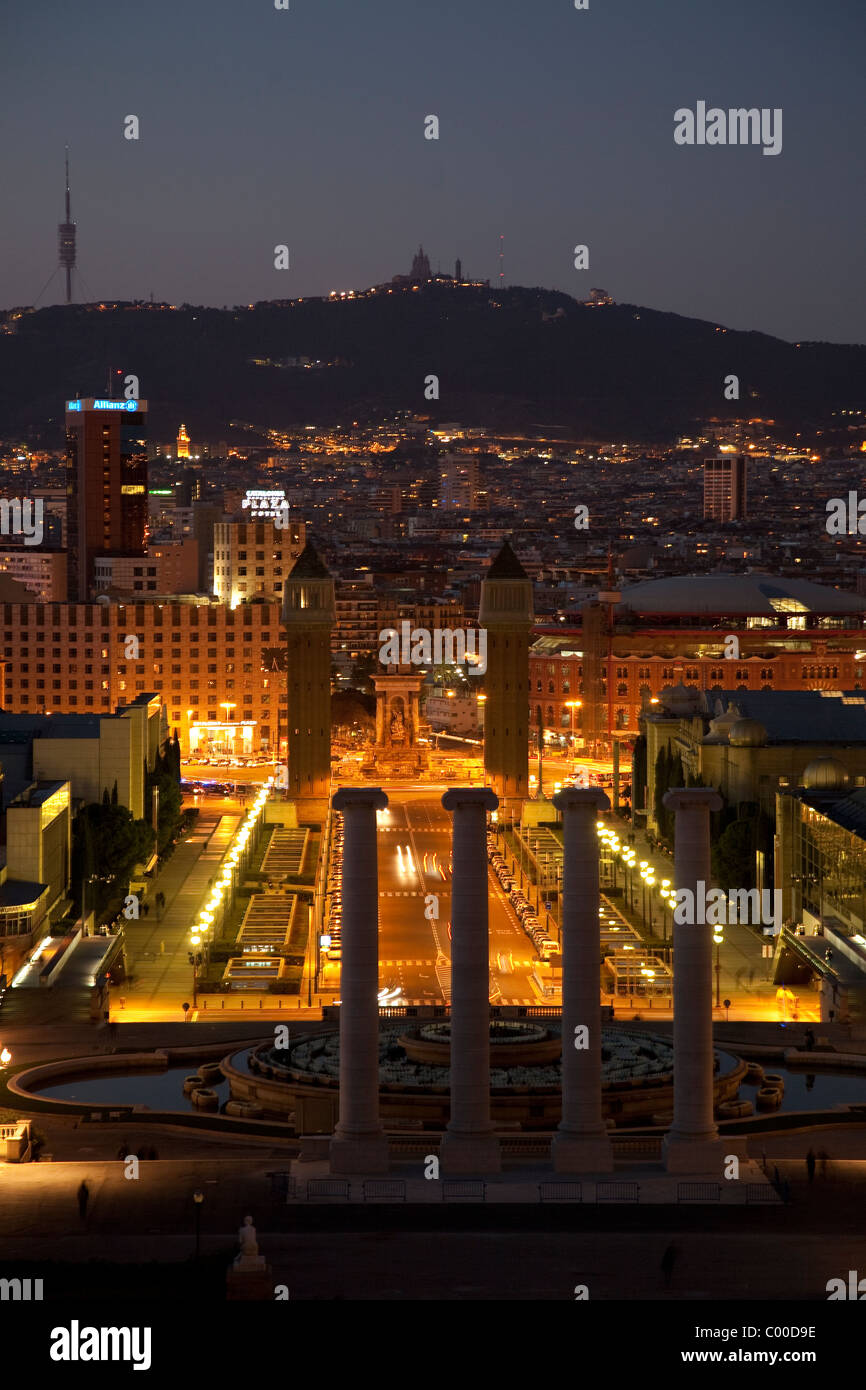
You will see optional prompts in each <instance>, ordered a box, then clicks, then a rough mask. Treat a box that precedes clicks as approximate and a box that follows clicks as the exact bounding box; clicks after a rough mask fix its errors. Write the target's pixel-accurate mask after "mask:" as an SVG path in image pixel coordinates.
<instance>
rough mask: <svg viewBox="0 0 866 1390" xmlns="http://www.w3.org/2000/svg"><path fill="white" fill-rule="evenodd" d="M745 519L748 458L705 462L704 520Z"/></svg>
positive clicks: (724, 457)
mask: <svg viewBox="0 0 866 1390" xmlns="http://www.w3.org/2000/svg"><path fill="white" fill-rule="evenodd" d="M745 516H746V455H745V454H719V456H718V458H712V459H704V518H705V519H711V520H712V521H742V520H744V519H745Z"/></svg>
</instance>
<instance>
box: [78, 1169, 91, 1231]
mask: <svg viewBox="0 0 866 1390" xmlns="http://www.w3.org/2000/svg"><path fill="white" fill-rule="evenodd" d="M89 1201H90V1188H89V1187H88V1186H87V1183H86V1182H84V1180H83V1179H82V1182H81V1186H80V1187H79V1189H78V1214H79V1216H80V1217H81V1220H82V1221H86V1220H87V1203H88V1202H89Z"/></svg>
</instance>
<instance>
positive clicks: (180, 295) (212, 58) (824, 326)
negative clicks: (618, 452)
mask: <svg viewBox="0 0 866 1390" xmlns="http://www.w3.org/2000/svg"><path fill="white" fill-rule="evenodd" d="M290 3H291V8H290V9H289V10H288V11H279V10H276V9H275V8H274V4H273V0H145V3H140V4H133V3H131V0H120V3H118V2H117V0H113V2H112V3H108V0H84V3H83V4H77V5H72V4H69V3H68V0H63V2H62V3H61V0H41V2H40V3H38V4H34V3H32V0H30V2H29V3H21V0H18V3H14V0H12V3H9V4H8V5H7V6H6V11H5V26H4V27H5V30H6V32H5V36H4V40H3V48H4V53H5V61H4V62H3V70H4V82H3V86H2V95H0V112H2V117H0V119H2V122H3V125H4V128H5V139H4V140H3V142H2V152H0V169H2V186H3V189H4V192H5V194H6V196H5V197H4V199H3V205H2V211H0V239H2V244H3V248H4V254H3V257H2V261H0V307H10V306H12V305H25V304H33V303H34V302H35V301H36V299H37V296H38V295H39V293H40V290H41V289H42V287H43V286H44V284H45V282H46V280H47V279H48V277H49V275H50V274H51V271H52V269H53V268H54V266H55V265H56V263H57V223H58V222H59V221H60V220H62V215H63V147H64V143H65V142H66V141H68V142H69V144H70V147H71V171H72V200H73V201H72V212H73V218H74V220H75V221H76V223H77V225H78V265H79V269H80V272H81V275H82V277H83V282H82V283H80V284H79V291H78V295H77V297H78V298H82V299H101V298H109V299H133V298H145V297H147V296H148V295H149V294H150V293H151V292H153V294H154V297H155V298H157V299H165V300H169V301H170V302H172V303H176V304H180V303H182V302H190V303H203V304H211V305H217V306H222V305H223V304H227V305H232V304H236V303H248V302H252V301H254V300H258V299H269V298H292V297H297V296H299V295H310V294H323V293H324V294H327V293H328V292H329V291H330V290H332V289H337V290H340V289H349V288H366V287H367V286H369V285H372V284H374V283H376V282H378V281H381V280H384V279H387V278H390V277H391V276H392V275H393V274H395V273H398V272H403V273H407V272H408V271H409V267H410V264H411V259H412V254H413V252H414V250H415V248H416V247H417V245H418V243H419V242H423V244H424V247H425V250H426V251H427V252H428V254H429V256H430V260H431V264H432V266H433V268H434V270H435V269H436V267H437V265H439V266H441V268H442V269H443V270H444V271H448V272H451V271H453V268H454V260H455V258H456V257H457V256H459V257H461V259H462V263H463V271H464V274H465V275H472V276H478V277H489V278H490V279H491V281H494V280H495V279H496V277H497V273H498V260H497V253H498V245H499V236H500V233H502V234H504V237H505V281H506V283H507V284H522V285H544V286H547V287H550V288H555V289H560V290H564V291H566V292H568V293H570V294H574V295H576V296H577V297H579V298H583V297H585V296H586V295H587V294H588V293H589V290H590V288H591V287H593V286H600V287H602V288H604V289H606V290H607V291H608V292H609V293H610V294H611V295H612V296H613V297H614V299H616V300H618V301H621V302H634V303H639V304H643V305H647V306H651V307H653V308H656V309H662V310H670V311H673V312H676V313H679V314H686V315H692V316H695V317H699V318H704V319H711V320H717V321H719V322H722V323H725V324H727V325H730V326H731V327H734V328H738V329H757V330H760V331H763V332H768V333H774V334H777V335H779V336H781V337H784V338H788V339H792V340H799V339H827V340H832V341H837V342H863V341H864V339H866V332H864V327H863V306H864V302H866V285H864V257H863V244H862V243H863V226H864V223H866V179H864V169H866V149H864V146H866V123H864V81H863V68H864V56H866V42H864V40H866V6H864V5H863V4H862V2H861V0H821V3H816V0H727V3H725V4H719V3H718V0H663V2H662V3H657V4H653V3H651V2H650V0H590V8H589V10H588V11H585V12H579V11H576V10H575V9H574V5H573V0H523V2H522V3H519V0H439V3H437V4H433V3H421V0H363V3H359V0H290ZM698 101H705V102H706V103H707V106H710V107H711V106H719V107H722V108H725V109H727V108H728V107H753V106H754V107H759V108H776V107H781V108H782V110H783V113H784V116H783V148H782V152H781V154H779V155H778V156H776V157H771V156H766V155H764V154H763V153H762V150H761V148H760V147H759V146H746V147H733V148H732V147H719V148H711V147H703V148H698V147H692V148H685V147H678V146H677V145H676V144H675V143H674V138H673V132H674V112H675V110H676V109H677V108H680V107H690V108H692V109H694V108H695V106H696V103H697V102H698ZM129 114H134V115H137V116H138V118H139V120H140V127H141V128H140V139H139V140H138V141H130V140H126V139H124V135H123V123H124V117H126V116H127V115H129ZM429 114H435V115H437V116H438V117H439V120H440V123H441V125H440V138H439V140H438V142H437V141H428V140H425V139H424V118H425V116H427V115H429ZM278 243H286V244H287V245H288V247H289V252H290V257H291V267H290V269H289V270H287V271H277V270H275V269H274V268H273V259H274V253H273V248H274V246H275V245H277V244H278ZM577 243H586V244H587V245H588V246H589V251H590V268H589V270H588V271H576V270H575V269H574V268H573V248H574V246H575V245H576V244H577ZM61 298H62V283H61V277H60V275H59V274H58V275H57V276H56V277H55V278H54V280H53V281H52V282H51V284H50V286H49V287H48V290H47V291H46V292H45V294H44V295H43V296H42V298H41V299H40V300H39V304H40V306H44V305H45V304H49V303H57V302H60V300H61Z"/></svg>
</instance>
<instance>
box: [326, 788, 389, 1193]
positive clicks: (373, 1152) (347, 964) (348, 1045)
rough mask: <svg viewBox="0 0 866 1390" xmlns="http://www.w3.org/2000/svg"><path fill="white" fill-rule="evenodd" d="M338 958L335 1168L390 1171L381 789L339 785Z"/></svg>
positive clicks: (332, 1159) (383, 798) (383, 802)
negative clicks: (382, 1084) (382, 1033)
mask: <svg viewBox="0 0 866 1390" xmlns="http://www.w3.org/2000/svg"><path fill="white" fill-rule="evenodd" d="M333 805H334V810H335V811H342V813H343V817H344V836H343V934H342V935H343V941H342V948H343V963H342V970H341V973H340V991H341V996H342V1003H341V1005H340V1118H339V1120H338V1122H337V1128H336V1130H335V1131H334V1137H333V1138H332V1140H331V1144H330V1163H331V1172H332V1173H387V1171H388V1141H387V1139H386V1138H385V1133H384V1130H383V1129H382V1124H381V1121H380V1119H379V998H378V995H379V867H378V862H377V858H376V812H377V811H383V810H384V809H385V807H386V806H387V805H388V798H387V796H386V795H385V793H384V792H383V791H380V790H379V788H378V787H341V788H340V790H339V791H338V792H337V793H336V795H335V797H334V802H333Z"/></svg>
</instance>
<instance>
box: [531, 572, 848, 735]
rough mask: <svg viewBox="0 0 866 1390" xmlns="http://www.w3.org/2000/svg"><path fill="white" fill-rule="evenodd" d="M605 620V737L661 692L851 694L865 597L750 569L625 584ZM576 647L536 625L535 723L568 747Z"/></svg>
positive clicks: (579, 649) (560, 632)
mask: <svg viewBox="0 0 866 1390" xmlns="http://www.w3.org/2000/svg"><path fill="white" fill-rule="evenodd" d="M612 612H613V623H612V631H611V633H610V637H609V639H608V635H607V634H606V633H602V634H601V636H600V638H599V639H598V640H597V641H596V643H595V645H596V648H597V649H598V650H597V653H596V654H597V655H598V657H599V662H600V672H599V679H598V681H597V682H596V688H595V689H594V698H595V699H596V701H597V704H598V711H597V720H596V724H597V729H598V731H599V732H600V735H601V737H602V739H603V740H604V739H607V740H608V741H609V740H610V739H612V738H613V737H615V736H616V735H619V736H621V737H625V736H632V737H633V736H635V735H636V734H637V732H638V718H639V716H640V713H641V710H642V709H643V708H644V706H645V705H646V704H647V702H648V701H649V700H651V699H653V698H654V697H657V696H658V695H659V694H660V693H661V691H662V690H663V689H665V687H668V686H675V685H679V684H683V685H686V686H695V687H696V688H698V689H700V690H713V689H719V690H727V689H736V690H741V691H752V690H821V689H825V690H830V689H834V690H839V689H844V690H857V689H859V688H860V686H861V685H862V684H863V682H864V674H866V640H864V638H866V634H864V618H866V596H863V595H858V594H846V593H843V592H842V591H841V590H839V589H833V588H831V587H830V586H829V585H821V584H812V583H810V582H809V581H807V580H803V579H784V578H778V577H776V576H774V575H769V574H760V573H757V572H753V573H749V574H718V573H717V574H714V575H678V576H675V577H671V578H666V579H651V580H646V581H644V582H642V583H638V584H633V585H627V586H624V587H623V589H622V591H621V593H620V595H619V602H618V603H617V604H616V605H615V606H614V607H613V610H612ZM732 639H733V640H732ZM586 640H587V639H586V633H585V632H584V630H583V628H582V627H573V626H570V625H566V624H564V623H563V624H560V625H558V626H557V627H556V628H553V627H549V628H545V629H543V630H541V631H540V632H539V629H538V628H536V637H535V640H534V641H533V643H532V646H531V648H530V653H529V657H530V660H529V667H530V672H529V674H530V686H531V691H530V707H531V720H532V724H533V726H534V725H535V724H536V722H537V720H538V719H539V718H540V719H541V721H542V723H543V726H544V728H545V729H549V730H553V731H555V732H556V733H558V734H561V735H562V737H563V738H567V736H568V734H569V732H570V730H571V724H572V710H571V708H570V704H569V702H570V701H573V700H574V699H575V698H582V699H583V702H584V708H583V709H581V710H579V711H578V717H577V734H578V737H580V735H581V733H582V732H583V730H584V728H585V727H586V716H585V709H586V704H587V700H588V699H589V698H591V697H593V692H590V691H589V690H588V689H586V685H585V682H586V674H587V672H586V662H585V651H584V646H585V643H586ZM590 640H592V633H591V634H590ZM599 641H600V642H601V644H602V645H601V646H600V647H599Z"/></svg>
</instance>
